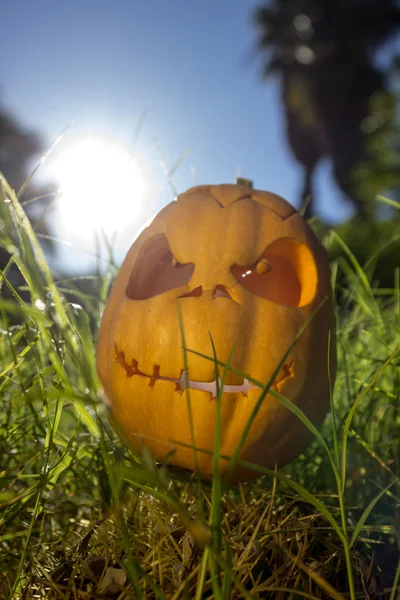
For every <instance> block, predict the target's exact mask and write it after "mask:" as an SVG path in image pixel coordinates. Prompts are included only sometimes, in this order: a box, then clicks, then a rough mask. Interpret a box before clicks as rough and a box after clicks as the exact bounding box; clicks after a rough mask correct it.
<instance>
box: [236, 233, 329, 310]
mask: <svg viewBox="0 0 400 600" xmlns="http://www.w3.org/2000/svg"><path fill="white" fill-rule="evenodd" d="M231 273H232V275H233V276H234V277H235V278H236V280H237V281H238V282H239V283H240V284H241V285H242V286H243V287H245V288H246V289H247V290H249V292H251V293H252V294H254V295H256V296H259V297H261V298H265V299H266V300H270V301H271V302H275V304H280V305H281V306H288V307H295V306H304V305H305V304H308V303H309V302H311V300H312V299H313V298H314V296H315V293H316V290H317V282H318V279H317V278H318V275H317V268H316V265H315V261H314V258H313V255H312V253H311V251H310V250H309V248H308V247H307V246H306V245H305V244H302V243H300V242H297V241H296V240H293V239H291V238H282V239H280V240H276V241H275V242H273V243H272V244H271V245H270V246H269V247H268V248H267V249H266V250H265V251H264V252H263V254H262V255H261V256H260V258H259V259H258V261H257V262H256V263H255V264H253V265H250V266H242V265H233V266H232V267H231Z"/></svg>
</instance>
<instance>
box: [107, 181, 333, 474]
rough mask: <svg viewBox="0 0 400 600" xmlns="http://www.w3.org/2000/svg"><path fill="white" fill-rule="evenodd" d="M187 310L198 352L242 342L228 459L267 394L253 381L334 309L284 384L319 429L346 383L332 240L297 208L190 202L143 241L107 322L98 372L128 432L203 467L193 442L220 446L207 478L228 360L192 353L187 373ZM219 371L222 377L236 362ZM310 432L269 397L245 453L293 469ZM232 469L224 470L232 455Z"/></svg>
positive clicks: (243, 199) (171, 208)
mask: <svg viewBox="0 0 400 600" xmlns="http://www.w3.org/2000/svg"><path fill="white" fill-rule="evenodd" d="M324 299H326V301H325V303H324V302H323V301H324ZM178 304H179V306H180V314H181V316H182V322H183V331H184V336H185V346H186V348H187V349H189V350H194V351H195V352H196V353H200V354H203V355H207V356H209V357H211V358H212V357H213V356H214V355H213V348H212V343H211V339H210V338H212V341H213V344H214V347H215V351H216V355H217V359H218V361H221V362H222V363H227V361H228V358H229V355H230V353H231V350H232V348H233V346H234V345H235V350H234V353H233V356H232V357H231V360H230V366H231V367H232V368H233V369H234V370H235V372H231V371H229V372H228V374H227V376H226V379H225V385H224V388H223V391H222V395H221V433H220V440H221V455H222V456H224V455H225V456H226V455H227V456H232V454H233V452H234V450H235V447H236V445H237V444H238V441H239V439H240V437H241V435H242V432H243V429H244V427H245V424H246V422H247V421H248V419H249V417H250V415H251V413H252V410H253V409H254V406H255V403H256V402H257V400H258V398H259V397H260V394H261V393H262V389H260V387H258V386H256V385H254V384H253V383H251V379H253V380H257V381H258V382H262V383H263V384H266V383H267V382H268V381H269V379H270V378H271V376H272V374H273V373H274V370H275V369H276V367H277V365H278V363H279V361H280V360H281V359H282V357H283V356H284V355H285V353H286V352H287V350H288V349H289V348H290V346H291V344H292V343H293V340H294V339H295V337H296V335H297V334H298V333H299V331H300V329H301V328H302V327H303V326H304V324H305V323H306V322H307V319H309V317H310V315H311V314H312V313H313V312H315V311H316V309H317V307H318V306H320V305H322V306H321V308H320V310H317V311H316V314H315V315H314V318H313V319H312V320H311V321H310V323H309V325H308V327H306V329H305V330H304V332H303V334H302V335H301V336H300V337H299V339H298V340H297V342H296V343H295V345H294V346H293V348H292V349H291V350H290V352H289V354H288V355H287V357H286V359H285V362H284V364H283V366H282V368H281V369H280V371H279V373H278V375H277V376H276V377H275V379H274V382H273V385H272V387H273V389H275V390H277V391H278V392H279V393H280V394H282V395H283V396H285V397H286V398H287V399H288V400H289V401H291V402H293V403H295V404H296V405H297V406H298V407H299V408H300V409H301V410H302V411H303V412H304V413H305V414H306V415H307V417H308V418H309V419H310V420H311V421H312V422H313V423H314V424H315V425H316V426H320V425H321V423H322V421H323V418H324V416H325V414H326V412H327V410H328V407H329V394H330V389H329V386H330V383H331V384H332V383H333V381H334V378H335V325H334V316H333V309H332V292H331V286H330V277H329V268H328V264H327V258H326V253H325V250H324V248H323V246H322V245H321V244H320V242H319V241H318V239H317V237H316V236H315V235H314V233H313V232H312V230H311V228H310V227H309V226H308V224H307V223H305V222H304V220H303V219H302V218H301V217H300V215H299V214H298V212H297V211H296V210H295V209H294V208H293V207H292V206H291V205H290V204H289V203H288V202H286V201H285V200H284V199H283V198H281V197H280V196H277V195H275V194H272V193H268V192H263V191H258V190H253V189H251V188H250V187H249V186H247V185H237V184H236V185H235V184H232V185H215V186H211V185H210V186H198V187H195V188H192V189H190V190H188V191H187V192H186V193H184V194H182V195H180V196H178V197H177V199H176V200H175V201H173V202H172V203H171V204H169V205H168V206H166V207H165V208H163V209H162V210H161V211H160V212H159V213H158V214H157V215H156V216H155V218H154V220H153V221H152V222H151V224H150V225H149V226H147V227H146V228H145V229H144V230H143V231H142V232H141V233H140V235H139V236H138V238H137V239H136V240H135V241H134V243H133V245H132V246H131V248H130V250H129V252H128V254H127V256H126V258H125V260H124V262H123V265H122V267H121V269H120V272H119V273H118V275H117V277H116V280H115V282H114V285H113V288H112V291H111V293H110V296H109V299H108V303H107V306H106V308H105V311H104V314H103V317H102V322H101V326H100V332H99V339H98V350H97V369H98V373H99V377H100V380H101V382H102V384H103V387H104V391H105V395H106V397H107V398H108V400H109V405H110V410H111V412H112V418H113V421H114V422H115V423H116V424H117V425H118V430H119V432H120V433H121V434H122V436H123V437H124V438H125V439H127V440H129V441H130V442H131V443H132V444H133V445H134V446H135V447H136V448H137V449H138V450H140V449H141V448H142V447H143V445H144V446H147V448H148V449H149V450H150V452H151V453H152V454H153V455H154V456H155V457H156V458H157V459H159V460H161V461H162V460H166V461H167V462H168V463H169V464H172V465H177V466H180V467H183V468H187V469H191V470H194V469H195V464H196V463H195V458H194V450H193V446H195V447H196V448H199V449H204V450H206V451H208V453H205V452H201V451H197V461H198V463H197V464H198V467H199V471H200V474H201V476H202V477H204V478H205V479H208V478H210V477H212V472H213V456H212V452H213V446H214V435H215V422H216V410H217V401H216V389H217V383H216V377H215V369H216V365H215V362H213V361H212V360H207V359H206V358H204V356H200V355H199V354H196V353H193V352H190V351H188V352H187V353H186V358H187V372H185V370H184V353H183V350H182V336H181V330H180V321H179V311H178ZM330 332H331V333H330ZM329 340H330V343H329ZM329 352H330V356H329ZM218 368H219V377H221V374H222V371H223V368H224V367H222V366H219V367H218ZM329 369H330V373H329ZM238 371H239V372H240V373H242V374H243V375H239V374H238V373H237V372H238ZM186 384H187V385H188V387H189V394H187V390H185V386H186ZM188 399H189V402H190V409H191V410H190V412H191V419H192V423H193V430H192V433H194V439H193V436H192V433H191V425H190V415H189V407H188ZM311 439H312V436H311V434H310V432H309V430H308V429H307V428H306V427H305V426H304V425H303V424H302V423H301V421H300V420H299V419H298V417H297V416H295V415H294V414H293V413H292V412H291V411H290V410H289V409H288V408H286V407H284V406H283V405H282V404H281V403H280V402H279V399H277V398H274V397H273V396H272V395H271V394H267V395H266V396H265V398H264V400H263V401H262V403H261V406H260V409H259V411H258V414H257V416H256V418H255V420H254V422H253V424H252V426H251V428H250V430H249V433H248V435H247V438H246V440H245V443H244V445H243V447H242V451H241V454H240V458H242V459H244V460H247V461H250V462H253V463H256V464H258V465H261V466H265V467H269V468H274V466H275V464H277V465H278V466H282V465H284V464H286V463H288V462H289V461H291V460H292V459H294V458H295V457H296V456H297V455H298V454H299V453H300V452H301V451H303V450H304V449H305V448H306V446H307V445H308V444H309V442H310V441H311ZM179 442H181V443H182V444H185V445H181V444H180V443H179ZM220 465H221V471H222V473H224V472H225V471H226V469H227V467H228V461H227V460H225V459H224V458H222V459H221V462H220ZM254 476H256V473H254V472H252V471H250V470H249V469H245V468H242V467H236V469H235V472H234V479H236V480H240V479H247V478H251V477H254Z"/></svg>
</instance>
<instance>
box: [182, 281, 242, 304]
mask: <svg viewBox="0 0 400 600" xmlns="http://www.w3.org/2000/svg"><path fill="white" fill-rule="evenodd" d="M202 294H203V286H202V285H198V286H197V287H195V288H194V289H193V290H191V291H190V292H188V293H187V294H182V296H179V298H196V297H199V296H201V295H202ZM213 298H214V300H215V298H229V299H230V300H233V298H232V295H231V293H230V292H229V290H228V288H227V287H226V286H225V285H222V284H218V285H216V286H215V288H214V289H213Z"/></svg>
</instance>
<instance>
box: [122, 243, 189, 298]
mask: <svg viewBox="0 0 400 600" xmlns="http://www.w3.org/2000/svg"><path fill="white" fill-rule="evenodd" d="M193 271H194V264H193V263H187V264H180V263H178V262H177V261H176V260H175V259H174V257H173V255H172V252H171V250H170V248H169V245H168V240H167V238H166V237H165V235H164V234H159V235H155V236H153V237H151V238H149V239H148V240H146V241H145V242H144V243H143V245H142V247H141V248H140V250H139V254H138V256H137V258H136V261H135V264H134V265H133V269H132V271H131V274H130V277H129V281H128V285H127V286H126V290H125V292H126V295H127V297H128V298H129V299H130V300H148V299H149V298H153V297H154V296H157V295H158V294H162V293H164V292H168V291H169V290H172V289H174V288H179V287H181V286H183V285H186V284H187V283H188V282H189V280H190V278H191V276H192V274H193Z"/></svg>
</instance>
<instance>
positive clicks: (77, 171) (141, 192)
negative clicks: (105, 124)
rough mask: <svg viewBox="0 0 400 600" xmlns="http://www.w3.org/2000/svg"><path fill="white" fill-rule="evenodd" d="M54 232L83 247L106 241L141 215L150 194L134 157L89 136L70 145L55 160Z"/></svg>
mask: <svg viewBox="0 0 400 600" xmlns="http://www.w3.org/2000/svg"><path fill="white" fill-rule="evenodd" d="M51 172H52V173H51V174H52V176H53V177H54V178H55V179H56V180H57V182H58V189H59V196H58V202H57V207H56V211H57V215H56V218H57V220H58V222H59V223H58V227H57V229H58V230H60V229H61V230H62V231H63V232H65V233H66V235H67V236H69V237H72V238H74V239H78V240H81V241H82V242H84V241H88V240H91V239H93V237H94V235H96V234H98V233H102V234H104V235H105V236H106V237H107V238H108V239H110V238H111V237H112V236H113V235H114V234H115V233H118V232H120V231H121V230H123V229H124V228H126V226H127V224H129V223H132V222H133V221H134V220H135V218H136V217H137V216H138V214H139V213H140V211H141V209H142V208H143V204H144V197H145V193H146V190H147V188H148V185H147V182H146V177H145V175H144V171H143V169H141V168H140V166H139V163H138V161H137V159H136V158H135V156H134V155H133V154H132V152H130V151H129V149H128V148H126V146H124V145H123V144H122V143H119V142H117V141H115V140H112V139H109V138H105V137H102V136H88V137H84V138H80V139H78V140H75V141H74V142H71V143H69V144H68V145H67V146H66V147H65V148H64V149H63V150H62V151H61V152H60V153H59V154H58V156H57V157H56V159H55V161H54V163H53V165H52V169H51Z"/></svg>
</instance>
